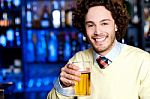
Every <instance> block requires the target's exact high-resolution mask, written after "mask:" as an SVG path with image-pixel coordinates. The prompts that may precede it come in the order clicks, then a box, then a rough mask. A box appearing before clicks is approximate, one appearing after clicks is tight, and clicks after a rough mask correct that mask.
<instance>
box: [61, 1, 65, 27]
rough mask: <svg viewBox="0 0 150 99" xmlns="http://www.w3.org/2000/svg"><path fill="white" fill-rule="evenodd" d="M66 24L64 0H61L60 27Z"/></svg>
mask: <svg viewBox="0 0 150 99" xmlns="http://www.w3.org/2000/svg"><path fill="white" fill-rule="evenodd" d="M65 26H66V21H65V1H64V0H62V1H61V27H62V28H64V27H65Z"/></svg>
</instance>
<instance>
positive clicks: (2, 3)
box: [0, 0, 5, 10]
mask: <svg viewBox="0 0 150 99" xmlns="http://www.w3.org/2000/svg"><path fill="white" fill-rule="evenodd" d="M0 4H1V9H2V10H4V9H5V5H4V0H1V2H0Z"/></svg>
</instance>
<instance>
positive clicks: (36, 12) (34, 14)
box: [32, 1, 41, 28]
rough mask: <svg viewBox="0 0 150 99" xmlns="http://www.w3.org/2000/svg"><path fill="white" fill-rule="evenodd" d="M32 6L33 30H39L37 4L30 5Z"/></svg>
mask: <svg viewBox="0 0 150 99" xmlns="http://www.w3.org/2000/svg"><path fill="white" fill-rule="evenodd" d="M32 6H33V12H32V13H33V22H32V23H33V28H39V27H40V26H41V25H40V15H39V14H38V7H39V6H38V2H37V1H35V2H33V3H32Z"/></svg>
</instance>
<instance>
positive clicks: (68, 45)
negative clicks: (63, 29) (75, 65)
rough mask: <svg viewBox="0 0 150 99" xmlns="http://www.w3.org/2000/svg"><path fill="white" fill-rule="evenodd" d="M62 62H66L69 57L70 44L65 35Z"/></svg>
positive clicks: (67, 36)
mask: <svg viewBox="0 0 150 99" xmlns="http://www.w3.org/2000/svg"><path fill="white" fill-rule="evenodd" d="M63 54H64V61H68V60H69V58H70V57H71V44H70V38H69V35H68V34H67V33H66V35H65V43H64V52H63Z"/></svg>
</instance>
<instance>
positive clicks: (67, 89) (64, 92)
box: [54, 79, 75, 96]
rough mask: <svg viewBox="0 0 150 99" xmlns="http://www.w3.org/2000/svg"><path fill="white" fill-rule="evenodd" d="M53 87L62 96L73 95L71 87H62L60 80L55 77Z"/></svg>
mask: <svg viewBox="0 0 150 99" xmlns="http://www.w3.org/2000/svg"><path fill="white" fill-rule="evenodd" d="M54 88H55V89H56V91H57V92H58V93H60V94H62V95H64V96H74V94H75V92H74V89H73V87H65V88H63V87H62V85H61V84H60V80H59V79H57V80H56V82H55V84H54Z"/></svg>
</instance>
